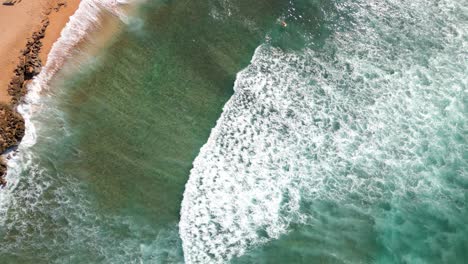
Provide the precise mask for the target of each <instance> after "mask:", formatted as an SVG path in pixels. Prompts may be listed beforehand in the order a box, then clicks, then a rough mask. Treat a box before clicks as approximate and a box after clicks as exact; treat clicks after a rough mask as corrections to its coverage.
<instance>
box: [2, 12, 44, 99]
mask: <svg viewBox="0 0 468 264" xmlns="http://www.w3.org/2000/svg"><path fill="white" fill-rule="evenodd" d="M48 25H49V20H48V19H45V20H43V21H42V27H41V29H40V30H39V31H37V32H34V33H33V35H32V38H31V39H29V40H28V42H27V44H26V48H25V49H23V50H22V51H21V56H20V58H19V63H18V65H17V66H16V69H15V71H14V73H15V76H14V77H13V79H12V80H11V82H10V84H9V86H8V93H9V94H10V95H11V96H12V104H13V105H16V104H18V103H19V102H20V100H21V98H22V97H23V96H24V95H25V94H26V92H27V89H26V86H27V84H28V82H29V81H30V80H31V79H32V78H33V77H34V76H36V75H37V74H39V73H40V72H41V68H42V62H41V59H40V58H39V52H40V51H41V48H42V42H41V40H42V39H43V38H44V36H45V31H46V28H47V26H48Z"/></svg>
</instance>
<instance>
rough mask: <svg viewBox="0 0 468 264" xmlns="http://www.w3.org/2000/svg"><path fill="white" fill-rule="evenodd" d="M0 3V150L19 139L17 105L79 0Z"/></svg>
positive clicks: (0, 163) (0, 177) (1, 182)
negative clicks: (0, 39) (0, 36)
mask: <svg viewBox="0 0 468 264" xmlns="http://www.w3.org/2000/svg"><path fill="white" fill-rule="evenodd" d="M4 2H5V3H6V2H13V4H12V5H0V32H2V43H1V44H0V68H1V69H2V70H1V71H0V154H2V155H3V154H5V152H8V151H9V150H11V149H13V148H15V147H16V146H18V144H19V143H20V141H21V139H22V138H23V136H24V134H25V121H24V118H23V117H22V116H21V115H20V114H19V113H18V112H17V110H16V107H17V106H18V104H20V103H21V102H22V100H23V98H24V96H25V95H26V92H27V86H28V84H29V83H30V82H31V80H32V79H33V78H34V76H36V75H38V74H39V73H40V72H41V69H42V66H43V65H45V64H46V61H47V57H48V55H49V53H50V51H51V49H52V46H53V44H54V43H55V42H56V41H57V40H58V39H59V38H60V34H61V32H62V29H63V28H64V27H65V25H66V24H67V22H68V21H69V19H70V17H71V16H72V15H73V14H74V13H75V11H76V10H77V9H78V6H79V4H80V0H35V1H24V0H23V1H21V0H19V1H2V3H4ZM6 171H7V166H6V161H5V160H4V158H3V157H1V158H0V188H2V187H4V186H5V185H6V183H7V182H6V180H5V178H4V176H5V175H6Z"/></svg>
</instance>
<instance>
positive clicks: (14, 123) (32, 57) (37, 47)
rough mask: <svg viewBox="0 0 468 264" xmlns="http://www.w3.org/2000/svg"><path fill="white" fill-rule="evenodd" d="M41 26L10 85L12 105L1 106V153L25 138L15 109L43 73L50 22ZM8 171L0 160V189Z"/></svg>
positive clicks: (29, 42)
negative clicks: (45, 37)
mask: <svg viewBox="0 0 468 264" xmlns="http://www.w3.org/2000/svg"><path fill="white" fill-rule="evenodd" d="M41 24H42V26H41V28H40V29H39V30H38V31H36V32H34V33H33V35H32V37H31V38H30V39H29V40H28V42H27V44H26V47H25V49H23V50H22V51H21V55H20V57H19V63H18V65H17V67H16V69H15V71H14V77H13V78H12V80H11V81H10V84H9V85H8V93H9V94H10V96H11V97H12V99H11V103H10V105H6V104H0V153H4V152H5V151H7V150H8V149H11V148H12V147H15V146H17V145H18V144H19V142H20V141H21V139H22V138H23V136H24V130H25V126H24V119H23V117H22V116H21V115H20V114H19V113H17V112H16V110H15V108H16V106H17V105H18V104H19V103H21V100H22V98H23V96H24V95H25V94H26V92H27V84H28V83H29V82H30V81H31V80H32V78H33V77H34V76H36V75H37V74H39V73H40V72H41V68H42V62H41V59H40V58H39V52H40V51H41V48H42V42H41V41H42V39H43V38H44V36H45V31H46V28H47V26H49V20H48V19H44V20H43V21H42V23H41ZM6 169H7V168H6V164H5V161H4V160H3V159H0V187H2V186H4V185H5V184H6V180H5V179H4V176H5V174H6Z"/></svg>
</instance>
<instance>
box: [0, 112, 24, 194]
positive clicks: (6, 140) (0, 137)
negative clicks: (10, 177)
mask: <svg viewBox="0 0 468 264" xmlns="http://www.w3.org/2000/svg"><path fill="white" fill-rule="evenodd" d="M24 129H25V127H24V119H23V117H22V116H21V115H20V114H18V113H17V112H16V111H15V110H13V108H12V107H11V106H10V105H6V104H0V153H4V152H5V151H6V150H8V149H10V148H12V147H14V146H16V145H18V144H19V142H20V141H21V139H22V138H23V136H24ZM5 173H6V164H5V161H4V160H3V159H1V160H0V186H4V185H5V184H6V181H5V179H4V178H3V176H4V174H5Z"/></svg>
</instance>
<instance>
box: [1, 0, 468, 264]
mask: <svg viewBox="0 0 468 264" xmlns="http://www.w3.org/2000/svg"><path fill="white" fill-rule="evenodd" d="M467 10H468V6H467V5H466V4H464V3H462V2H458V1H449V0H445V1H426V2H424V1H412V2H411V3H407V2H404V1H396V0H395V1H390V0H386V1H371V2H367V1H346V0H342V1H306V0H301V1H291V2H285V1H267V0H264V1H255V2H252V1H235V0H233V1H227V0H211V1H205V2H194V1H148V2H147V3H145V4H142V5H141V6H140V9H139V12H137V14H135V15H134V16H133V17H132V18H131V19H129V20H124V21H126V23H121V25H120V27H121V28H122V31H121V33H119V34H118V35H116V36H115V37H114V38H113V39H112V41H111V43H110V44H109V46H108V47H107V48H105V49H104V50H102V52H101V53H99V55H98V56H96V57H93V58H92V59H89V58H88V59H87V60H85V61H82V60H79V59H71V60H70V62H69V65H68V67H70V68H72V70H68V71H66V73H63V74H61V75H60V76H59V77H58V78H57V79H56V80H54V81H53V82H52V83H51V84H50V89H49V90H48V91H46V92H45V93H44V95H43V96H42V97H41V99H40V100H41V101H40V104H39V105H40V106H41V107H39V108H38V110H37V111H36V112H35V114H34V115H33V116H32V122H33V123H34V127H35V128H36V131H35V135H36V142H35V144H34V145H30V146H24V147H20V149H19V152H18V154H17V156H16V157H15V159H14V161H15V162H13V164H12V167H11V169H10V173H9V176H8V177H9V178H10V181H11V182H13V183H14V184H12V185H11V186H10V189H9V190H7V191H6V192H3V194H2V195H3V196H1V197H0V198H1V199H0V200H1V203H0V204H2V211H0V241H1V242H0V244H1V247H0V256H1V260H0V262H1V263H224V262H231V263H464V262H465V260H466V259H468V255H467V250H466V249H468V239H467V237H468V229H467V227H466V225H465V224H466V219H468V209H467V204H468V194H467V193H468V174H467V168H468V167H467V152H466V131H467V130H466V104H467V100H466V86H467V77H466V76H468V75H467V74H468V69H467V61H468V60H467V59H468V54H467V52H466V50H467V34H466V31H467V29H468V23H467V21H468V20H467V16H466V12H467ZM280 21H286V22H287V27H285V28H284V27H281V26H280Z"/></svg>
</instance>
